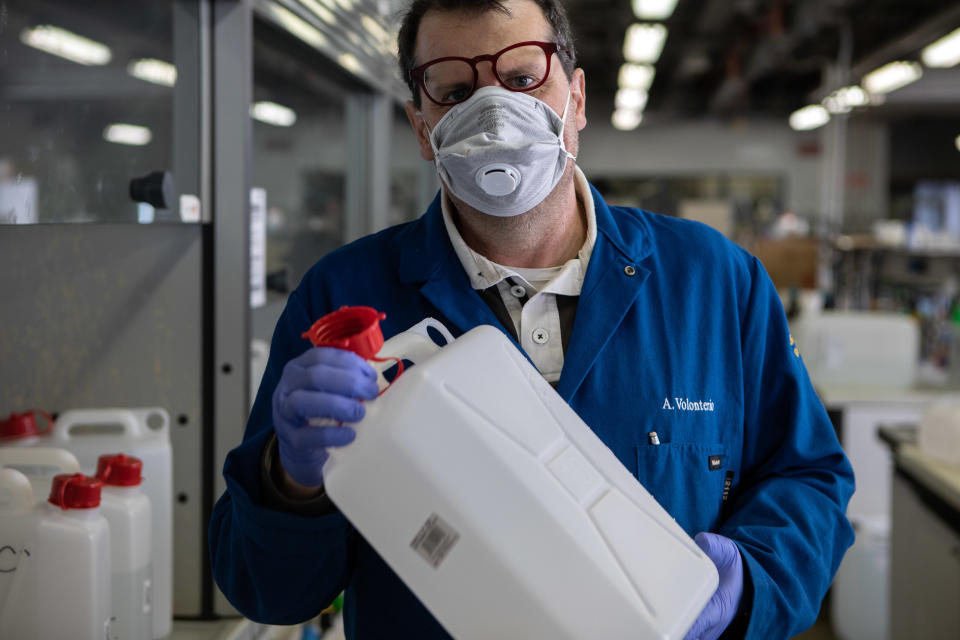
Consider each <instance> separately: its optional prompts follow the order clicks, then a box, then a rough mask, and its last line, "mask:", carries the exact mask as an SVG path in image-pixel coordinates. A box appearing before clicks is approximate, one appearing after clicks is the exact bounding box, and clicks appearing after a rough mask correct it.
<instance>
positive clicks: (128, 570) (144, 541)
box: [97, 453, 153, 640]
mask: <svg viewBox="0 0 960 640" xmlns="http://www.w3.org/2000/svg"><path fill="white" fill-rule="evenodd" d="M142 467H143V464H142V463H141V461H140V460H138V459H137V458H134V457H131V456H127V455H124V454H122V453H118V454H114V455H104V456H100V460H99V461H98V463H97V479H98V480H100V482H102V483H103V493H102V502H101V505H100V511H101V512H102V513H103V516H104V518H106V519H107V523H108V524H109V525H110V538H111V545H110V552H111V553H110V566H111V568H112V573H111V576H110V584H111V590H112V591H111V604H112V609H113V616H114V622H113V630H114V636H113V637H114V638H116V640H149V639H150V638H152V637H153V609H152V601H153V596H152V593H151V591H152V589H153V586H152V580H153V572H152V563H151V556H150V553H151V545H150V539H151V535H150V526H151V525H150V499H149V498H147V496H146V494H144V493H143V491H142V490H141V488H140V485H141V482H142V478H141V475H140V474H141V470H142Z"/></svg>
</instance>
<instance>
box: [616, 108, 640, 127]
mask: <svg viewBox="0 0 960 640" xmlns="http://www.w3.org/2000/svg"><path fill="white" fill-rule="evenodd" d="M610 120H611V122H612V123H613V126H614V127H615V128H616V129H619V130H620V131H632V130H633V129H636V128H637V127H639V126H640V123H641V122H643V114H642V113H640V112H638V111H631V110H629V109H617V110H616V111H614V112H613V117H612V118H611V119H610Z"/></svg>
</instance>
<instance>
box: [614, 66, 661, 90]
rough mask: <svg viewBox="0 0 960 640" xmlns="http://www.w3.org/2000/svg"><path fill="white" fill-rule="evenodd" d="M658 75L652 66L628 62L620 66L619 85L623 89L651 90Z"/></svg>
mask: <svg viewBox="0 0 960 640" xmlns="http://www.w3.org/2000/svg"><path fill="white" fill-rule="evenodd" d="M656 74H657V70H656V69H655V68H654V67H653V66H652V65H649V64H636V63H634V62H627V63H625V64H622V65H620V75H619V78H618V84H619V85H620V88H621V89H649V88H650V85H652V84H653V78H654V76H655V75H656Z"/></svg>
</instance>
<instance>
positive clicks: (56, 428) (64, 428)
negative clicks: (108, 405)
mask: <svg viewBox="0 0 960 640" xmlns="http://www.w3.org/2000/svg"><path fill="white" fill-rule="evenodd" d="M144 432H145V429H144V427H143V425H142V424H141V423H140V420H138V419H137V416H136V414H135V413H134V412H133V411H130V410H127V409H71V410H69V411H64V412H63V413H61V414H60V415H59V416H58V417H57V419H56V420H55V421H54V423H53V428H52V429H51V430H50V436H51V438H52V439H54V440H60V441H64V440H76V439H78V438H81V437H84V436H86V435H94V434H97V435H102V434H109V435H116V434H118V433H123V434H125V435H127V436H131V437H140V436H142V435H143V434H144Z"/></svg>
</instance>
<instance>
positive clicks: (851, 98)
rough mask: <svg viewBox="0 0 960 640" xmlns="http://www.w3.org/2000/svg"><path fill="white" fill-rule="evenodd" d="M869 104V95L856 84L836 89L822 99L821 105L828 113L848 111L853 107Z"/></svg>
mask: <svg viewBox="0 0 960 640" xmlns="http://www.w3.org/2000/svg"><path fill="white" fill-rule="evenodd" d="M868 104H870V96H869V95H867V92H866V91H864V90H863V89H861V88H860V87H858V86H851V87H843V88H842V89H837V90H836V91H834V92H833V93H831V94H830V95H829V96H827V97H826V98H824V99H823V106H824V107H826V108H827V111H829V112H830V113H849V112H850V110H851V109H854V108H855V107H863V106H866V105H868Z"/></svg>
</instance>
